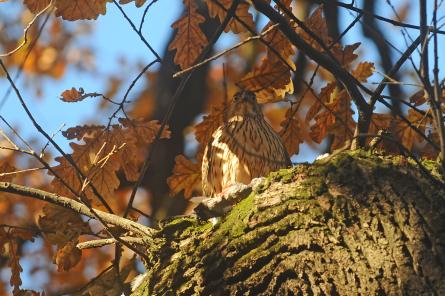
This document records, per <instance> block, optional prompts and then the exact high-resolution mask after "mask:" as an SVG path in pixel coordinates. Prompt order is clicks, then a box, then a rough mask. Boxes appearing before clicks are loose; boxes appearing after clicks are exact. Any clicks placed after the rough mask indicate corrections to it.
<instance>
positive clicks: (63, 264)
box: [54, 241, 82, 271]
mask: <svg viewBox="0 0 445 296" xmlns="http://www.w3.org/2000/svg"><path fill="white" fill-rule="evenodd" d="M76 245H77V241H76V242H73V241H69V242H68V243H67V244H66V245H64V246H63V247H62V248H59V249H58V250H57V252H56V254H55V256H54V261H55V263H56V265H57V271H67V270H69V269H71V268H72V267H74V266H76V264H77V263H79V261H80V258H81V257H82V251H81V250H79V249H78V248H77V247H76Z"/></svg>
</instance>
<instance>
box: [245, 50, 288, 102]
mask: <svg viewBox="0 0 445 296" xmlns="http://www.w3.org/2000/svg"><path fill="white" fill-rule="evenodd" d="M289 62H290V63H291V64H292V62H291V61H289ZM292 65H293V64H292ZM238 85H239V86H240V87H241V88H244V89H247V90H250V91H253V92H255V93H256V97H257V100H258V102H259V103H260V104H262V103H271V102H277V101H280V100H281V99H282V98H283V97H284V95H285V94H286V93H293V91H294V85H293V82H292V79H291V74H290V69H289V67H288V66H287V65H286V64H285V63H283V62H282V61H281V60H279V59H278V58H267V57H266V58H264V59H263V62H262V63H261V65H260V66H259V67H257V68H255V69H254V70H253V71H252V72H250V73H247V74H246V75H245V76H244V77H243V78H242V79H241V80H240V81H239V82H238Z"/></svg>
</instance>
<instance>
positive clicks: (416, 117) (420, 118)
mask: <svg viewBox="0 0 445 296" xmlns="http://www.w3.org/2000/svg"><path fill="white" fill-rule="evenodd" d="M407 119H408V120H409V122H410V123H411V125H413V126H415V127H417V128H418V129H419V130H420V131H421V132H423V133H425V129H426V128H427V127H429V126H430V125H431V121H430V119H429V118H428V117H426V116H424V115H422V114H420V113H417V112H416V111H415V110H413V109H410V110H409V111H408V116H407ZM394 134H395V135H396V136H397V138H398V139H399V140H400V143H401V144H402V145H403V146H404V147H405V148H406V149H408V150H411V148H412V147H413V144H414V143H416V142H420V141H421V140H422V139H423V138H422V136H421V135H419V133H417V132H416V131H415V130H414V129H413V128H411V127H410V126H409V125H408V123H406V122H405V121H403V120H402V119H400V118H397V119H396V120H395V128H394Z"/></svg>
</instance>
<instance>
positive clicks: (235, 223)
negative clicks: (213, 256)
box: [218, 192, 255, 237]
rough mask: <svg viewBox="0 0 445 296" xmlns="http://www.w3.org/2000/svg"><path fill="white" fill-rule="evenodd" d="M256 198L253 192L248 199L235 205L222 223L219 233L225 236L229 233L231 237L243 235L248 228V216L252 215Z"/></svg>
mask: <svg viewBox="0 0 445 296" xmlns="http://www.w3.org/2000/svg"><path fill="white" fill-rule="evenodd" d="M254 197H255V193H253V192H252V193H251V194H250V195H249V196H248V197H246V198H245V199H244V200H242V201H241V202H239V203H238V204H237V205H235V206H234V207H233V209H232V210H231V211H230V213H229V214H228V215H227V216H226V217H225V219H224V221H222V222H221V225H220V228H219V229H218V232H219V233H221V234H223V235H225V234H227V233H229V234H230V236H231V237H238V236H240V235H242V234H243V233H244V232H245V229H246V227H247V219H248V216H249V215H251V212H252V208H253V206H254V204H253V200H254Z"/></svg>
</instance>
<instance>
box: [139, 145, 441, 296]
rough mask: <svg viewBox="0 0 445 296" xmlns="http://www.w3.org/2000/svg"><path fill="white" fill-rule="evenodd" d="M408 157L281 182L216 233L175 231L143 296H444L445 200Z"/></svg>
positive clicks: (306, 172)
mask: <svg viewBox="0 0 445 296" xmlns="http://www.w3.org/2000/svg"><path fill="white" fill-rule="evenodd" d="M423 164H424V165H425V166H426V167H428V169H429V170H430V171H429V173H427V172H425V171H422V170H420V169H419V168H418V167H417V166H416V165H415V164H413V163H412V162H411V161H407V160H406V158H402V157H383V156H370V155H368V154H367V153H366V152H363V151H358V152H348V153H342V154H339V155H337V156H334V157H333V158H332V159H330V160H327V161H325V163H320V162H318V163H315V164H301V165H298V166H296V167H293V168H291V169H288V170H281V171H279V172H276V173H272V174H271V175H270V176H269V177H267V178H266V179H265V181H263V183H262V184H261V185H260V186H258V187H256V188H255V190H254V191H252V193H250V195H249V196H248V197H247V198H245V199H243V200H242V201H241V202H240V203H238V204H237V205H236V206H234V207H233V209H232V210H231V211H230V212H229V213H228V214H227V215H225V216H224V217H222V218H220V219H219V221H218V222H217V223H216V225H213V224H212V223H211V222H210V221H202V220H199V219H197V218H194V217H182V218H176V219H172V220H170V221H167V222H165V223H164V225H163V226H162V228H161V230H160V231H159V233H158V236H157V238H156V239H157V241H158V243H157V244H156V245H153V246H151V247H150V250H149V251H148V253H149V257H150V258H152V261H151V262H148V263H147V267H148V270H147V273H146V276H145V278H144V280H143V282H142V284H141V285H140V286H139V287H138V289H137V290H136V291H135V293H134V295H445V272H444V271H445V190H444V189H443V187H440V186H439V185H438V182H437V180H436V182H434V181H432V179H433V178H440V177H439V175H438V173H437V170H436V166H435V164H434V163H433V162H424V163H423Z"/></svg>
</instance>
